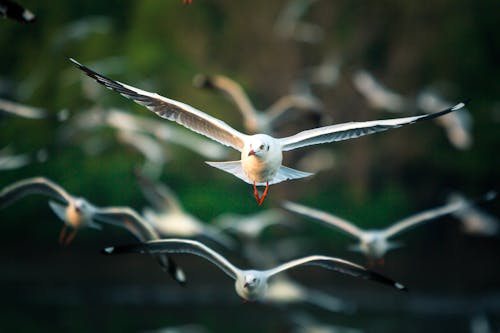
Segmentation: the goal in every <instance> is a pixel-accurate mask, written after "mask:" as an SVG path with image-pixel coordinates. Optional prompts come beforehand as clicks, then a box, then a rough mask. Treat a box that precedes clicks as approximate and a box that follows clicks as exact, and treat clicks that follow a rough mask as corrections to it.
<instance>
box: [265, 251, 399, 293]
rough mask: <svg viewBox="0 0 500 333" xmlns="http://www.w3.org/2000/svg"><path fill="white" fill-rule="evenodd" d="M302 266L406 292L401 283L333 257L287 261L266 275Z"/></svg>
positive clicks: (310, 257) (312, 257)
mask: <svg viewBox="0 0 500 333" xmlns="http://www.w3.org/2000/svg"><path fill="white" fill-rule="evenodd" d="M303 265H314V266H320V267H323V268H326V269H329V270H333V271H336V272H339V273H342V274H347V275H351V276H354V277H358V278H361V279H366V280H373V281H375V282H379V283H382V284H385V285H388V286H392V287H394V288H396V289H399V290H406V287H405V286H403V285H402V284H401V283H399V282H396V281H394V280H391V279H389V278H388V277H385V276H383V275H380V274H378V273H375V272H373V271H370V270H368V269H366V268H364V267H363V266H359V265H357V264H354V263H352V262H349V261H347V260H343V259H339V258H334V257H326V256H318V255H316V256H308V257H304V258H300V259H296V260H292V261H289V262H287V263H285V264H282V265H279V266H277V267H275V268H273V269H270V270H267V271H266V273H267V274H268V276H273V275H275V274H278V273H280V272H283V271H286V270H288V269H292V268H295V267H298V266H303Z"/></svg>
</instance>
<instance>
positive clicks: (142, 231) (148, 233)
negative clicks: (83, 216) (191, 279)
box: [93, 207, 186, 284]
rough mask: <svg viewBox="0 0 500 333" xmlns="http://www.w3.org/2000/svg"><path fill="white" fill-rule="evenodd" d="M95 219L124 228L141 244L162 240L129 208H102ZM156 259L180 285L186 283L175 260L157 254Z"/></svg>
mask: <svg viewBox="0 0 500 333" xmlns="http://www.w3.org/2000/svg"><path fill="white" fill-rule="evenodd" d="M93 218H94V219H95V220H97V221H100V222H102V223H107V224H111V225H114V226H117V227H120V228H124V229H126V230H128V231H129V232H130V233H132V234H133V235H134V236H135V237H136V238H137V239H138V240H139V241H141V242H145V241H152V240H158V239H160V237H159V235H158V233H157V232H156V231H155V230H154V229H153V227H152V226H151V225H149V223H147V222H146V221H144V219H142V218H141V217H140V216H139V214H137V212H135V211H134V210H132V209H130V208H128V207H109V208H100V209H99V210H98V211H96V213H95V214H94V215H93ZM155 258H156V260H157V261H158V263H159V264H160V266H161V267H162V268H163V269H164V270H165V271H167V272H168V273H169V274H170V276H172V278H173V279H174V280H176V281H177V282H178V283H180V284H184V283H186V277H185V274H184V271H183V270H182V268H180V267H179V266H178V265H177V263H176V262H175V260H173V259H172V258H171V257H170V256H168V255H165V254H157V255H155Z"/></svg>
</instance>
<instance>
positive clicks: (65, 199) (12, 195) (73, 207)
mask: <svg viewBox="0 0 500 333" xmlns="http://www.w3.org/2000/svg"><path fill="white" fill-rule="evenodd" d="M30 194H43V195H46V196H49V197H51V198H53V199H55V200H57V201H58V202H56V201H52V200H50V201H49V205H50V208H51V209H52V210H53V211H54V213H55V214H56V215H57V216H58V217H59V218H60V219H61V220H62V221H63V222H64V226H63V227H62V229H61V232H60V233H59V243H60V244H62V245H69V244H70V243H71V241H72V240H73V239H74V238H75V236H76V233H77V232H78V230H80V229H82V228H84V227H90V228H94V229H98V230H100V229H101V226H100V225H99V224H96V223H95V222H94V221H92V214H93V213H94V211H95V210H96V209H97V208H96V207H95V206H94V205H92V204H91V203H89V202H88V201H87V200H85V199H84V198H79V197H75V196H73V195H71V194H69V193H68V192H67V191H66V190H64V189H63V188H62V187H61V186H59V185H58V184H56V183H54V182H53V181H51V180H49V179H47V178H44V177H35V178H27V179H23V180H20V181H17V182H15V183H13V184H11V185H9V186H7V187H5V188H4V189H2V191H1V192H0V209H2V208H4V207H6V206H9V205H10V204H12V203H13V202H15V201H17V200H19V199H21V198H23V197H25V196H27V195H30ZM60 202H62V204H61V203H60ZM68 228H71V229H73V230H72V231H71V232H70V233H69V234H68V233H67V231H68V230H67V229H68Z"/></svg>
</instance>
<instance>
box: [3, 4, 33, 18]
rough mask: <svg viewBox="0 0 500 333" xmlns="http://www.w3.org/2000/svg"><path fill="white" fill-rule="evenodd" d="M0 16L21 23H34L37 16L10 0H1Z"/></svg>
mask: <svg viewBox="0 0 500 333" xmlns="http://www.w3.org/2000/svg"><path fill="white" fill-rule="evenodd" d="M0 16H3V17H8V18H11V19H13V20H16V21H19V22H21V23H32V22H34V21H35V20H36V17H35V14H33V13H32V12H31V11H29V10H28V9H26V8H24V7H23V6H21V5H20V4H18V3H15V2H13V1H10V0H0Z"/></svg>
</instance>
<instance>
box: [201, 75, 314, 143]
mask: <svg viewBox="0 0 500 333" xmlns="http://www.w3.org/2000/svg"><path fill="white" fill-rule="evenodd" d="M193 82H194V85H195V86H197V87H202V88H207V89H213V90H217V91H220V92H221V93H223V94H224V95H226V96H227V97H228V98H229V99H230V100H231V101H232V102H233V103H234V104H235V105H236V106H237V107H238V110H239V111H240V112H241V114H242V115H243V120H244V121H243V125H244V127H245V130H246V131H247V132H248V133H252V134H257V133H263V134H268V135H271V134H272V133H273V127H275V123H276V122H277V121H278V120H279V119H283V118H284V116H285V115H286V114H287V113H288V112H289V111H291V110H293V109H296V110H302V111H317V110H319V109H321V103H320V102H319V101H318V100H317V99H315V98H313V97H312V96H306V95H302V94H293V95H285V96H283V97H281V98H280V99H278V100H277V101H276V102H274V103H273V104H272V105H271V106H270V107H269V108H268V109H267V110H264V111H260V110H257V109H256V108H255V106H254V105H253V104H252V102H251V101H250V98H249V97H248V95H247V94H246V93H245V91H244V90H243V88H242V87H241V85H240V84H238V83H237V82H236V81H234V80H232V79H230V78H228V77H226V76H223V75H213V76H206V75H202V74H199V75H197V76H196V77H195V78H194V80H193Z"/></svg>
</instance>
